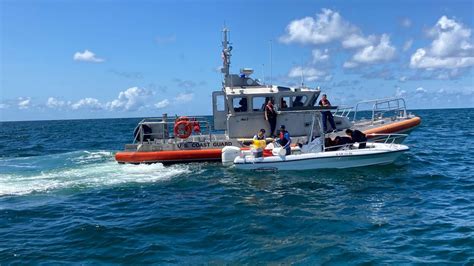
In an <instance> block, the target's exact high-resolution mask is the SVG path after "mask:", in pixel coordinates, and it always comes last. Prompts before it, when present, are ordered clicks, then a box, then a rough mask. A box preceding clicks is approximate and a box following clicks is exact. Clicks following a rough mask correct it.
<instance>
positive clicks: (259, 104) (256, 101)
mask: <svg viewBox="0 0 474 266" xmlns="http://www.w3.org/2000/svg"><path fill="white" fill-rule="evenodd" d="M269 100H272V102H273V103H275V100H274V98H273V97H253V100H252V110H253V111H254V112H263V111H265V105H266V104H267V102H268V101H269Z"/></svg>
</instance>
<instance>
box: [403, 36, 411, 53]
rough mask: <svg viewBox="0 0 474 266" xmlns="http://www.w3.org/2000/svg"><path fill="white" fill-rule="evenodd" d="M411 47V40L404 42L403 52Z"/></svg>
mask: <svg viewBox="0 0 474 266" xmlns="http://www.w3.org/2000/svg"><path fill="white" fill-rule="evenodd" d="M412 45H413V39H410V40H408V41H406V42H405V44H403V51H404V52H406V51H408V50H409V49H410V48H411V46H412Z"/></svg>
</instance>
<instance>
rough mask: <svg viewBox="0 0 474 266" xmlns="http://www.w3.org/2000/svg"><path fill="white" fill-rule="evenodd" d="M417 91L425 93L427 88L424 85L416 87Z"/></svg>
mask: <svg viewBox="0 0 474 266" xmlns="http://www.w3.org/2000/svg"><path fill="white" fill-rule="evenodd" d="M415 92H417V93H425V92H426V90H425V89H424V88H423V87H418V88H416V90H415Z"/></svg>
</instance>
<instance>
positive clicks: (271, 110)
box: [265, 99, 277, 137]
mask: <svg viewBox="0 0 474 266" xmlns="http://www.w3.org/2000/svg"><path fill="white" fill-rule="evenodd" d="M265 120H267V121H268V123H269V124H270V136H272V137H273V136H275V128H276V122H277V112H276V110H275V107H274V106H273V101H272V100H271V99H268V101H267V105H265Z"/></svg>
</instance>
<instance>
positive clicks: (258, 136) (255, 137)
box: [253, 128, 265, 140]
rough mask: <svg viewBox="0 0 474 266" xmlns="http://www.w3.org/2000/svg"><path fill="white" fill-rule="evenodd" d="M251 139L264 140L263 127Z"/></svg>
mask: <svg viewBox="0 0 474 266" xmlns="http://www.w3.org/2000/svg"><path fill="white" fill-rule="evenodd" d="M253 139H255V140H262V139H263V140H264V139H265V129H263V128H262V129H260V130H259V131H258V133H257V134H256V135H255V136H253Z"/></svg>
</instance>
